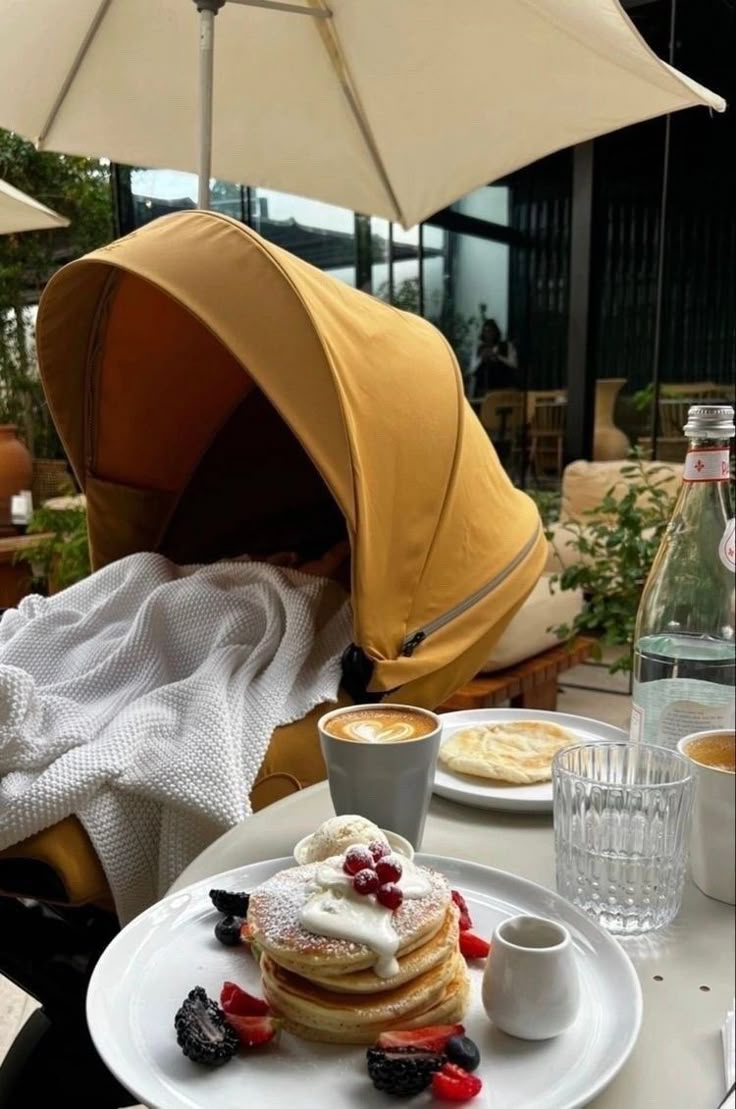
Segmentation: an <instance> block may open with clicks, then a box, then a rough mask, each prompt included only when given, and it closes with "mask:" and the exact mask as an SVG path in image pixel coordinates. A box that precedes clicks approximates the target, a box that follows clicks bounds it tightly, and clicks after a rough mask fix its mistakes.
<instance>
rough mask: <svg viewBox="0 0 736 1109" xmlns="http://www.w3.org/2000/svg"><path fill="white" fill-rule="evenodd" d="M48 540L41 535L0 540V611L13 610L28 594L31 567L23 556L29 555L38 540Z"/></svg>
mask: <svg viewBox="0 0 736 1109" xmlns="http://www.w3.org/2000/svg"><path fill="white" fill-rule="evenodd" d="M46 538H50V536H47V535H46V533H45V532H44V533H43V534H42V535H13V536H8V537H7V538H0V609H3V608H15V606H16V605H17V604H18V602H19V601H21V600H22V599H23V597H25V595H26V593H27V592H28V590H29V588H30V585H31V581H32V574H31V567H30V564H29V563H28V562H27V561H25V559H24V557H23V556H24V554H26V555H27V554H30V552H31V550H32V548H33V547H36V546H37V545H38V542H39V540H40V539H46Z"/></svg>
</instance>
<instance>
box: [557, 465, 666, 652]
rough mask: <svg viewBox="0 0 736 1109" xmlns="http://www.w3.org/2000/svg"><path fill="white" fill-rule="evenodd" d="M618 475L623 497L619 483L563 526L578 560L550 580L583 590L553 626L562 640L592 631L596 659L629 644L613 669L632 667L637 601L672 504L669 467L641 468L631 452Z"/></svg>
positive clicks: (568, 587) (562, 586)
mask: <svg viewBox="0 0 736 1109" xmlns="http://www.w3.org/2000/svg"><path fill="white" fill-rule="evenodd" d="M621 474H622V477H623V478H624V479H625V481H626V483H627V487H626V490H625V492H624V493H623V495H622V494H621V493H620V486H619V488H618V490H617V489H615V488H611V489H609V490H608V492H607V493H606V495H605V497H604V498H603V500H602V501H601V503H600V504H599V505H597V506H596V507H595V508H592V509H589V510H588V511H587V512H585V513H584V514H583V515H584V519H582V520H580V521H570V522H569V523H567V524H566V525H565V533H566V543H567V545H568V546H569V547H571V548H572V549H573V550H575V551H577V552H578V554H579V556H580V558H579V560H578V561H576V562H575V563H574V564H573V565H569V566H566V567H565V569H564V570H562V571H561V572H559V573H557V574H554V575H553V576H552V582H551V584H552V586H553V587H554V586H555V585H557V586H559V588H560V589H581V590H582V591H583V594H584V596H585V598H586V604H585V607H584V608H583V610H582V611H581V612H580V613H579V614H578V615H577V616H576V617H575V619H574V620H573V621H572V623H571V624H561V625H559V626H557V627H555V628H554V629H553V630H554V631H555V632H556V634H557V635H558V636H559V637H560V638H561V639H567V640H570V639H572V638H574V636H576V635H580V634H588V635H590V634H591V633H593V634H594V635H595V636H596V638H597V649H596V650H595V652H594V657H597V658H600V657H601V655H602V651H603V648H604V647H624V648H627V650H624V651H623V652H621V653H620V654H619V655H618V657H617V658H616V659H615V661H614V662H613V663H612V664H611V665H610V667H609V669H610V671H611V673H615V672H616V671H621V670H623V671H628V670H630V669H631V664H632V657H631V646H632V642H633V638H634V626H635V624H636V614H637V610H638V608H639V600H640V597H641V593H642V590H643V588H644V583H645V582H646V579H647V575H648V574H649V570H650V568H651V565H652V562H653V561H654V556H655V555H656V553H657V550H658V548H659V544H660V541H661V539H662V536H663V534H664V531H665V528H666V527H667V524H668V523H669V520H670V517H671V515H672V510H673V508H674V504H675V497H674V496H673V494H672V491H671V488H672V486H671V481H672V470H671V468H670V467H668V466H667V465H662V466H652V465H651V464H649V465H648V466H647V467H645V466H644V464H643V460H642V457H641V454H640V453H639V452H638V451H635V452H633V455H632V459H631V463H630V464H629V465H627V466H624V467H623V468H622V470H621ZM550 538H551V537H550Z"/></svg>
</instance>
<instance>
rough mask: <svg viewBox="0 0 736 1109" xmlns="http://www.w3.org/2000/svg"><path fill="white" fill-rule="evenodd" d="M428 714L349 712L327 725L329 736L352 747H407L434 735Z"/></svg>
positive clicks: (384, 709) (410, 711) (385, 709)
mask: <svg viewBox="0 0 736 1109" xmlns="http://www.w3.org/2000/svg"><path fill="white" fill-rule="evenodd" d="M436 726H437V725H436V724H435V721H434V719H433V718H432V716H430V715H429V713H424V712H422V711H421V710H418V709H417V710H413V709H410V708H404V707H403V706H400V707H398V708H392V707H389V706H388V705H386V706H385V707H381V708H357V709H346V710H345V711H344V712H340V713H338V714H336V715H335V716H333V717H332V718H331V719H329V720H328V721H327V723H326V724H325V725H324V729H325V731H326V732H327V734H328V735H333V736H335V737H336V738H337V739H345V740H347V741H348V742H349V743H405V742H406V741H407V740H411V739H420V738H421V737H422V736H425V735H429V733H430V732H433V731H435V729H436Z"/></svg>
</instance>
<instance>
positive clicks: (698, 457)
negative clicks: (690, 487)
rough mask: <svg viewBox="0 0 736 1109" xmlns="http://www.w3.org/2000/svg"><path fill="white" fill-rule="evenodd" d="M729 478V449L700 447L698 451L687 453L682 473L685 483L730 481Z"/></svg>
mask: <svg viewBox="0 0 736 1109" xmlns="http://www.w3.org/2000/svg"><path fill="white" fill-rule="evenodd" d="M729 476H730V460H729V453H728V448H726V449H725V450H724V449H723V448H722V447H698V448H697V450H691V451H688V452H687V454H686V456H685V468H684V470H683V473H682V480H683V481H689V482H696V481H728V479H729Z"/></svg>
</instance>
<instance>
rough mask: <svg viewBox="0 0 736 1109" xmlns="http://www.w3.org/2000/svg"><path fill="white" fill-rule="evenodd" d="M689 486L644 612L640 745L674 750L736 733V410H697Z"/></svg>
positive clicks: (638, 672) (636, 732) (638, 670)
mask: <svg viewBox="0 0 736 1109" xmlns="http://www.w3.org/2000/svg"><path fill="white" fill-rule="evenodd" d="M684 430H685V435H686V437H687V439H688V440H689V443H688V451H687V455H686V457H685V466H684V470H683V482H682V488H681V490H680V494H679V497H678V499H677V502H676V504H675V509H674V512H673V514H672V519H671V520H670V523H669V524H668V526H667V530H666V532H665V534H664V537H663V539H662V542H661V544H660V547H659V550H658V552H657V555H656V557H655V559H654V563H653V565H652V569H651V572H650V574H649V577H648V578H647V582H646V585H645V586H644V592H643V594H642V598H641V601H640V604H639V611H638V614H637V619H636V631H635V633H634V682H633V689H632V701H633V706H632V714H631V738H632V740H641V741H643V742H646V743H658V744H661V745H662V746H668V747H674V746H675V745H676V743H677V741H678V740H679V739H681V738H682V737H683V736H685V735H689V734H690V733H692V732H700V731H706V730H708V729H711V728H732V727H733V726H734V519H733V507H732V505H731V488H730V480H729V479H730V473H729V445H730V440H731V438H732V437H733V435H734V410H733V408H732V407H730V406H728V405H706V404H701V405H695V406H693V407H691V408H690V410H689V412H688V420H687V424H686V425H685V429H684Z"/></svg>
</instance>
